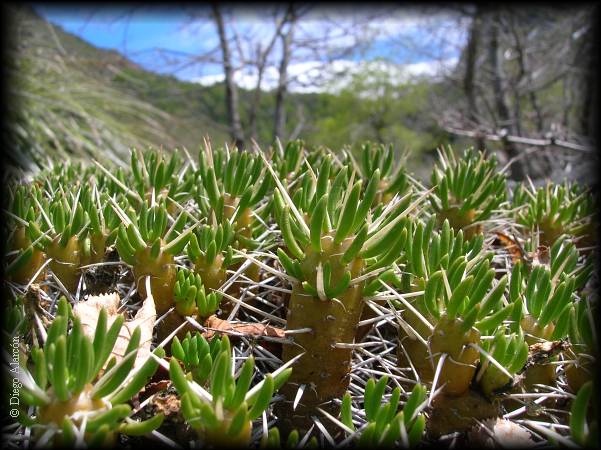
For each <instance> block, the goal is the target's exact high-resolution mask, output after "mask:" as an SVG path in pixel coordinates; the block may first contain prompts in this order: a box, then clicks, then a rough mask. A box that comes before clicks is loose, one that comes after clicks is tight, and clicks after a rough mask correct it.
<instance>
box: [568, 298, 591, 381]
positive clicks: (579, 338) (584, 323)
mask: <svg viewBox="0 0 601 450" xmlns="http://www.w3.org/2000/svg"><path fill="white" fill-rule="evenodd" d="M596 306H597V302H596V301H594V302H593V301H592V300H591V299H588V298H586V297H582V298H581V299H580V300H579V301H577V302H576V303H575V304H574V308H573V309H572V310H571V311H570V328H569V331H568V335H569V337H570V348H569V349H568V351H566V353H565V356H566V357H567V358H568V359H570V360H572V361H573V362H570V363H568V364H567V366H566V367H565V375H566V381H567V383H568V386H569V388H570V390H571V391H572V392H574V393H576V392H578V391H579V390H580V388H581V387H582V386H583V385H584V384H585V383H586V382H587V381H589V380H592V379H593V374H594V370H595V363H596V357H595V355H596V354H597V348H598V347H597V342H596V340H595V337H594V331H593V330H594V326H595V325H594V323H593V318H594V317H596Z"/></svg>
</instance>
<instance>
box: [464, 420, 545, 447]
mask: <svg viewBox="0 0 601 450" xmlns="http://www.w3.org/2000/svg"><path fill="white" fill-rule="evenodd" d="M468 439H469V443H470V445H476V446H479V447H486V448H527V447H532V446H534V445H535V442H534V441H533V440H532V434H531V433H530V432H529V431H528V430H527V429H526V428H524V427H522V426H521V425H518V424H517V423H515V422H512V421H511V420H507V419H496V420H487V421H485V422H484V423H483V425H477V426H475V427H474V428H473V429H472V430H471V431H470V432H469V433H468Z"/></svg>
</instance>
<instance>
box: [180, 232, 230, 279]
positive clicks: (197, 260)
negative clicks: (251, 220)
mask: <svg viewBox="0 0 601 450" xmlns="http://www.w3.org/2000/svg"><path fill="white" fill-rule="evenodd" d="M233 239H234V230H233V228H232V226H231V225H230V223H229V222H228V221H225V222H223V223H222V224H220V225H219V226H216V227H211V226H209V225H203V226H202V227H200V228H199V229H197V230H196V231H195V232H194V233H193V234H192V235H191V236H190V245H188V247H187V252H188V257H189V258H190V260H191V261H192V262H193V264H194V271H195V272H196V273H197V274H198V275H199V276H200V278H201V280H202V282H203V284H204V285H205V286H206V287H207V289H218V288H220V287H221V285H222V284H223V283H224V282H225V280H226V270H227V269H228V268H229V267H230V266H232V265H233V259H234V258H233V255H232V251H231V244H232V242H233Z"/></svg>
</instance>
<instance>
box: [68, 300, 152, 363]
mask: <svg viewBox="0 0 601 450" xmlns="http://www.w3.org/2000/svg"><path fill="white" fill-rule="evenodd" d="M119 301H120V298H119V295H118V294H117V293H112V294H101V295H92V296H90V297H89V298H88V300H87V301H85V302H79V303H77V304H76V305H75V306H74V308H73V314H74V315H76V316H77V317H79V319H80V320H81V324H82V328H83V332H84V333H85V335H86V336H88V337H90V338H91V339H94V334H95V333H96V323H97V322H98V315H99V314H100V310H101V309H102V308H105V309H106V312H107V315H108V321H107V322H108V326H110V325H111V324H112V323H113V321H114V320H115V318H116V316H118V315H119V314H120V313H118V309H119ZM156 315H157V313H156V309H155V306H154V299H153V298H152V296H149V297H147V298H146V300H144V303H143V304H142V307H141V308H140V309H139V310H138V312H137V313H136V315H135V316H134V319H133V320H130V321H126V322H125V323H124V324H123V327H121V330H120V331H119V337H118V338H117V341H116V342H115V346H114V347H113V351H112V352H111V354H112V355H113V356H115V358H116V359H117V362H119V361H120V360H122V359H123V356H124V354H125V350H126V349H127V345H128V344H129V341H130V338H131V335H132V334H133V332H134V330H135V329H136V327H137V326H139V327H140V331H141V333H140V347H139V348H138V353H137V355H136V361H135V363H134V369H135V368H137V367H139V366H140V365H142V364H144V362H146V360H147V359H148V355H149V354H150V344H151V343H152V331H153V328H154V324H155V322H156Z"/></svg>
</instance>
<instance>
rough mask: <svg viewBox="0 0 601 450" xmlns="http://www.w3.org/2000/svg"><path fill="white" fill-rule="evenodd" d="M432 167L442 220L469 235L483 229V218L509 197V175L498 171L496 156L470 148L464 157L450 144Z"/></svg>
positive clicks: (434, 201) (436, 205) (434, 202)
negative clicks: (476, 151)
mask: <svg viewBox="0 0 601 450" xmlns="http://www.w3.org/2000/svg"><path fill="white" fill-rule="evenodd" d="M439 156H440V160H439V165H436V166H435V167H434V170H433V171H432V180H431V181H432V185H433V186H434V187H435V190H434V192H433V194H432V196H431V197H430V202H431V204H432V208H433V209H434V211H435V212H436V214H437V217H438V218H439V221H440V223H442V222H444V221H445V220H448V221H449V223H450V224H451V227H453V229H454V230H455V231H459V230H463V233H464V236H465V238H466V239H471V238H472V237H473V236H475V235H477V234H480V233H482V230H483V228H482V221H484V220H487V219H488V218H490V216H491V214H492V213H493V211H494V210H495V209H497V208H498V207H499V206H500V204H501V203H502V202H503V201H504V200H505V177H504V175H502V174H500V173H498V172H495V168H496V164H497V163H496V159H495V157H494V155H493V156H490V157H488V158H486V157H485V156H484V153H482V152H479V155H476V153H475V152H474V151H473V150H472V149H469V150H466V151H465V152H464V153H463V155H462V156H461V157H460V158H457V157H456V156H455V154H454V153H453V151H452V150H451V149H450V148H448V149H447V150H444V149H443V150H442V151H441V152H440V154H439Z"/></svg>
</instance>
